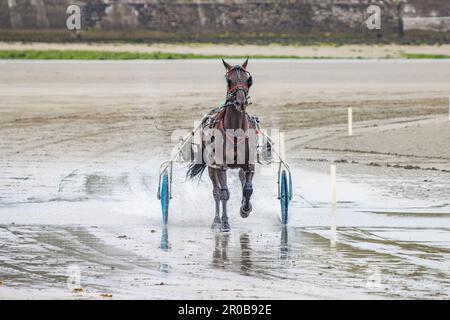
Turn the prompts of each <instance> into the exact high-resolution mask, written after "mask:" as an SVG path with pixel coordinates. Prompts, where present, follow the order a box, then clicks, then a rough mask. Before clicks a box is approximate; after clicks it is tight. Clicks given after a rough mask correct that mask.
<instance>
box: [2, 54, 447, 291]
mask: <svg viewBox="0 0 450 320" xmlns="http://www.w3.org/2000/svg"><path fill="white" fill-rule="evenodd" d="M449 66H450V62H448V61H445V60H444V61H408V62H405V61H320V62H319V61H317V62H316V61H309V62H308V61H303V62H301V61H265V60H261V61H252V62H251V64H250V66H249V70H250V71H251V72H252V73H253V76H254V78H255V86H254V88H253V89H252V93H251V95H252V97H253V101H254V104H253V105H252V106H251V107H250V108H251V112H252V113H255V114H257V115H258V116H259V117H260V120H261V122H262V124H263V126H264V127H266V128H272V129H280V130H283V131H286V136H287V142H286V143H287V148H288V152H287V156H288V160H289V162H290V163H291V165H292V166H293V169H294V170H293V171H294V183H295V184H294V187H295V197H294V201H293V204H292V210H291V217H292V220H291V222H290V225H289V226H288V227H287V228H282V227H281V226H280V224H279V222H278V220H277V212H278V204H277V202H276V199H275V192H276V180H275V177H274V175H273V172H272V171H271V170H270V169H263V168H259V169H258V170H259V171H258V172H257V177H256V180H255V188H256V189H255V195H254V212H253V213H252V215H251V216H250V217H249V219H248V220H243V219H241V218H240V217H239V214H238V204H239V188H238V180H237V177H236V176H235V174H234V175H231V178H230V181H231V182H230V183H231V193H232V200H231V204H230V207H231V208H230V210H231V212H232V214H231V226H232V232H231V234H230V235H222V234H216V233H214V232H212V231H211V230H209V225H210V222H211V220H212V210H213V209H212V208H213V203H212V199H211V190H210V186H209V181H207V180H206V179H204V181H203V182H201V183H200V184H197V183H191V182H186V181H185V180H184V172H185V168H184V167H183V166H182V165H181V166H179V167H178V168H177V169H176V178H175V179H176V181H175V185H174V192H175V198H174V200H173V202H172V211H171V217H170V225H169V227H168V229H164V228H162V226H161V221H160V209H159V204H158V202H157V200H156V197H155V195H156V188H157V178H158V177H157V170H158V165H159V162H160V161H162V160H164V159H166V158H167V157H168V155H169V154H170V149H171V146H172V145H171V143H170V137H171V135H172V133H173V131H174V130H177V129H185V130H189V129H190V128H191V127H192V125H193V123H194V121H195V120H197V119H199V118H200V116H201V115H202V114H204V113H205V112H206V111H208V110H209V109H211V108H213V107H215V106H217V105H218V104H219V103H220V101H221V99H223V97H224V91H225V90H224V81H223V66H222V65H221V64H220V62H216V61H171V62H169V61H147V62H76V61H72V62H64V61H61V62H6V61H4V62H0V123H1V126H0V133H1V138H0V155H1V157H0V168H1V170H0V238H1V239H2V242H1V243H2V245H1V246H0V252H1V255H0V281H1V283H2V284H1V285H0V298H20V299H25V298H34V299H36V298H74V299H77V298H85V299H96V298H97V299H105V298H106V299H107V298H109V297H107V296H101V294H102V293H103V294H104V293H108V294H112V295H113V298H157V299H168V298H200V299H209V298H235V299H241V298H280V299H281V298H287V299H294V298H311V299H315V298H361V299H364V298H448V297H449V295H450V292H449V288H450V266H449V263H448V261H450V260H449V258H450V238H449V236H448V234H449V233H448V232H449V231H450V219H449V218H450V203H449V201H448V199H449V192H450V191H449V190H450V188H449V187H450V185H449V181H450V172H449V171H450V165H449V163H450V148H449V147H448V141H449V138H450V131H449V127H450V122H449V121H448V95H449V93H448V90H449V89H448V88H450V68H449ZM349 106H351V107H353V109H354V120H355V128H354V133H355V134H354V136H352V137H347V136H346V115H347V107H349ZM175 140H176V139H175ZM331 163H336V165H337V167H338V201H339V203H338V209H337V211H336V212H331V211H330V209H329V199H330V193H329V192H328V190H329V175H328V173H329V166H330V164H331ZM187 204H189V205H187ZM71 270H72V271H73V270H79V271H80V283H79V285H78V286H79V287H82V288H83V291H82V292H74V291H73V289H74V287H73V286H72V285H70V284H69V285H68V284H67V279H68V278H69V279H70V274H71V273H70V272H71Z"/></svg>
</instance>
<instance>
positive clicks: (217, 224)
mask: <svg viewBox="0 0 450 320" xmlns="http://www.w3.org/2000/svg"><path fill="white" fill-rule="evenodd" d="M208 173H209V178H210V179H211V182H212V185H213V197H214V202H215V204H216V211H215V215H214V221H213V223H212V226H211V228H212V229H216V228H219V227H220V223H221V220H220V186H219V179H218V178H217V169H214V168H211V167H208Z"/></svg>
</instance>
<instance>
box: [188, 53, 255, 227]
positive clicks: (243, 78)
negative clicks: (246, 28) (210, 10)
mask: <svg viewBox="0 0 450 320" xmlns="http://www.w3.org/2000/svg"><path fill="white" fill-rule="evenodd" d="M222 62H223V65H224V67H225V69H226V73H225V79H226V82H227V95H226V101H225V103H224V104H223V106H222V107H221V108H219V109H218V110H217V109H216V110H213V111H212V112H211V113H210V116H209V117H208V119H209V120H210V121H205V123H204V125H203V127H202V133H201V134H202V137H205V136H208V135H209V136H210V134H208V133H207V132H206V130H208V129H209V130H211V129H213V130H215V131H214V132H215V136H214V137H213V138H212V141H214V140H215V141H216V142H217V141H218V140H217V138H221V139H219V140H220V141H221V143H223V144H224V145H225V146H224V148H223V158H224V159H227V161H225V163H224V162H220V163H217V161H216V162H209V163H208V162H207V161H206V159H205V158H204V156H203V152H200V154H201V159H200V161H195V160H192V161H191V163H190V165H189V167H188V171H187V177H188V178H189V179H193V178H195V177H196V176H199V177H201V175H202V173H203V171H204V170H205V169H206V167H207V168H208V173H209V177H210V179H211V182H212V186H213V197H214V201H215V216H214V220H213V223H212V226H211V227H212V228H213V229H220V231H221V232H229V231H230V224H229V222H228V215H227V201H228V200H229V198H230V192H229V189H228V186H227V170H228V169H239V179H240V181H241V184H242V202H241V207H240V215H241V217H243V218H247V217H248V216H249V215H250V213H251V211H252V204H251V202H250V198H251V196H252V194H253V183H252V180H253V176H254V173H255V163H254V161H252V159H251V155H250V154H253V149H256V148H253V146H255V145H256V144H255V135H248V134H247V133H248V132H250V131H251V129H253V132H255V131H256V121H257V120H256V117H252V116H250V115H249V114H248V113H247V106H248V105H249V95H248V94H249V90H250V87H251V86H252V84H253V77H252V76H251V74H250V72H248V71H247V65H248V59H247V60H246V61H245V62H244V63H243V64H242V65H235V66H232V65H230V64H228V63H227V62H226V61H225V60H223V59H222ZM249 129H250V130H249ZM229 132H232V133H231V134H230V133H229ZM233 132H240V133H243V132H244V133H245V134H244V135H239V134H238V135H234V134H233ZM227 141H228V143H227ZM230 141H232V143H230ZM244 141H245V144H244V143H242V142H244ZM242 145H244V146H245V147H246V149H245V150H244V151H245V154H244V161H236V160H237V158H238V157H239V156H238V155H237V153H238V152H237V150H242V148H241V147H240V146H242ZM205 148H207V146H206V145H205V139H203V138H202V150H205ZM219 148H221V145H220V144H219ZM227 154H228V156H227ZM229 159H232V161H231V162H230V161H229ZM220 204H222V217H220Z"/></svg>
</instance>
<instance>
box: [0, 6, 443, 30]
mask: <svg viewBox="0 0 450 320" xmlns="http://www.w3.org/2000/svg"><path fill="white" fill-rule="evenodd" d="M406 2H407V3H406V5H405V6H404V7H403V8H404V9H403V10H401V11H399V5H398V1H394V0H384V1H383V0H373V1H369V0H285V1H268V0H249V1H245V0H240V1H238V0H237V1H229V0H228V1H227V0H222V1H201V0H200V1H193V0H191V1H189V0H185V1H167V0H166V1H158V0H116V1H114V0H85V1H74V0H0V28H2V29H64V28H65V20H66V14H65V11H66V8H67V6H68V5H69V4H79V5H80V6H81V7H82V10H83V27H84V28H87V27H89V28H98V29H101V30H124V29H125V30H126V29H142V30H152V31H162V32H170V33H178V34H220V33H225V32H231V33H233V32H265V33H268V32H272V33H275V34H280V33H299V32H300V33H303V32H343V33H347V32H349V33H352V32H367V28H366V27H365V25H364V23H363V22H364V21H365V19H366V18H367V13H366V9H367V7H368V6H369V4H378V5H380V6H381V8H382V32H383V33H397V32H398V29H399V16H400V15H402V14H404V15H405V16H406V17H417V16H438V17H442V16H450V6H449V5H448V0H430V1H422V0H408V1H406ZM400 25H401V24H400Z"/></svg>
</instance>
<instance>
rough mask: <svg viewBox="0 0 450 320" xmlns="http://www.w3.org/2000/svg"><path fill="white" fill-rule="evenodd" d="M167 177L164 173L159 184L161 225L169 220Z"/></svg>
mask: <svg viewBox="0 0 450 320" xmlns="http://www.w3.org/2000/svg"><path fill="white" fill-rule="evenodd" d="M168 186H169V177H168V175H167V172H165V173H164V175H163V177H162V182H161V210H162V220H163V224H167V221H168V219H169V188H168Z"/></svg>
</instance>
